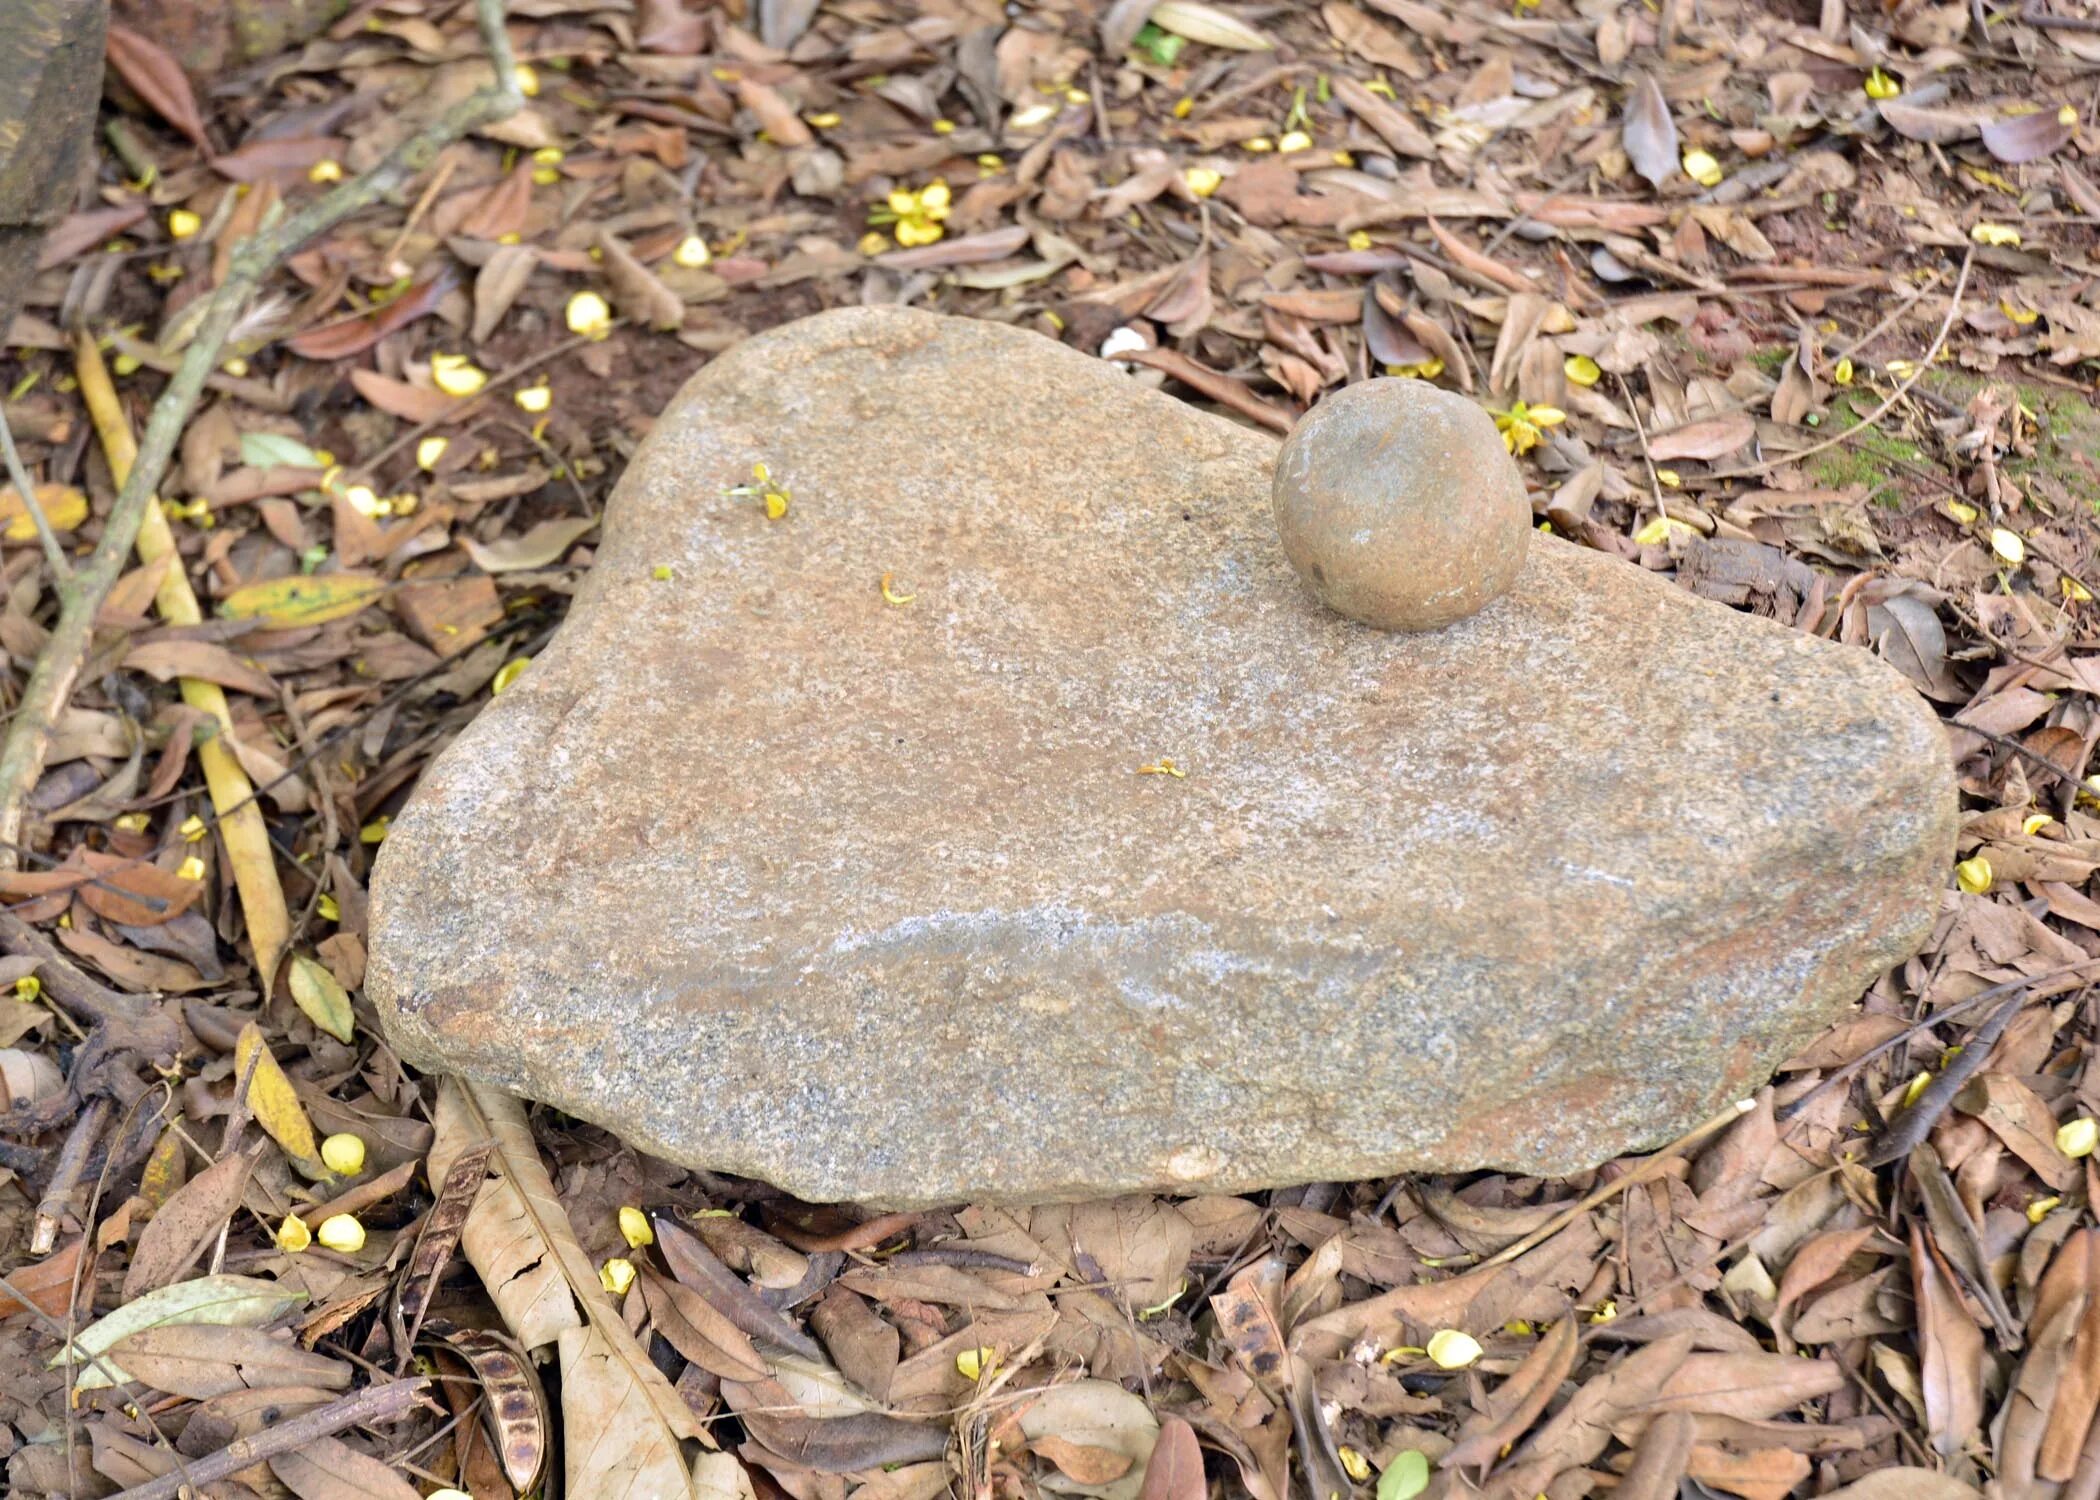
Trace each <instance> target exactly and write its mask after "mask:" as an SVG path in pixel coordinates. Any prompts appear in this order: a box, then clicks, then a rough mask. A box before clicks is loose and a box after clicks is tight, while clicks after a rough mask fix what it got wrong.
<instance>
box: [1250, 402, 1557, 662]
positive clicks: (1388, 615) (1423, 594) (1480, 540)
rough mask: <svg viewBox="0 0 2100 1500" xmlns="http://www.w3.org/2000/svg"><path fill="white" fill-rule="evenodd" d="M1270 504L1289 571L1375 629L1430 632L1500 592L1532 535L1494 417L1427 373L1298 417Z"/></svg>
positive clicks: (1527, 508)
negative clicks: (1293, 570)
mask: <svg viewBox="0 0 2100 1500" xmlns="http://www.w3.org/2000/svg"><path fill="white" fill-rule="evenodd" d="M1271 499H1272V502H1273V504H1274V506H1275V510H1276V529H1277V530H1278V531H1279V532H1280V533H1282V536H1283V551H1284V555H1285V556H1287V557H1289V558H1290V560H1291V566H1292V567H1294V568H1296V569H1297V570H1298V576H1299V577H1300V578H1302V579H1304V580H1305V582H1306V583H1307V584H1308V585H1309V586H1310V587H1311V589H1312V591H1313V592H1314V593H1315V594H1317V595H1318V596H1319V598H1320V602H1321V603H1323V604H1325V605H1327V607H1328V608H1330V609H1333V610H1337V611H1339V612H1340V613H1342V614H1345V615H1347V616H1349V617H1350V618H1351V619H1353V620H1361V621H1363V623H1364V624H1366V625H1375V626H1377V627H1378V628H1379V629H1380V630H1434V629H1436V628H1437V627H1438V626H1440V625H1448V624H1450V623H1451V622H1452V621H1453V620H1462V619H1464V618H1465V617H1466V616H1467V615H1470V614H1472V613H1473V612H1474V611H1475V610H1478V609H1481V608H1483V607H1484V606H1486V605H1487V604H1489V603H1491V602H1492V601H1494V600H1496V599H1499V598H1500V597H1501V596H1502V595H1504V594H1506V593H1508V592H1509V588H1510V585H1511V584H1513V583H1515V582H1516V579H1517V574H1518V573H1520V572H1521V571H1523V567H1524V549H1525V547H1526V546H1527V545H1528V544H1529V542H1530V540H1531V502H1530V501H1529V500H1528V499H1527V498H1526V497H1525V494H1524V480H1523V478H1522V476H1520V475H1519V474H1518V473H1517V465H1516V460H1514V459H1512V458H1511V457H1510V456H1509V453H1508V450H1506V449H1505V448H1504V447H1503V446H1502V435H1501V434H1500V433H1498V432H1497V431H1496V430H1495V422H1494V419H1493V418H1492V417H1490V416H1489V415H1488V414H1487V413H1486V412H1485V411H1483V410H1481V409H1480V407H1479V406H1477V405H1475V404H1474V403H1473V402H1472V401H1469V400H1467V399H1466V398H1465V397H1464V396H1459V395H1455V394H1453V393H1452V392H1450V391H1446V390H1440V389H1438V388H1437V387H1436V386H1433V385H1431V384H1430V383H1429V382H1428V381H1426V380H1393V379H1379V380H1365V381H1360V382H1358V383H1357V384H1355V385H1352V386H1348V387H1346V388H1344V389H1342V390H1340V391H1337V392H1335V393H1334V394H1333V395H1331V396H1329V397H1327V398H1326V399H1325V400H1324V401H1322V402H1321V403H1320V404H1319V405H1318V406H1315V407H1314V408H1313V409H1312V410H1311V411H1309V412H1307V413H1306V414H1305V416H1304V417H1303V418H1302V419H1300V421H1299V423H1298V425H1297V426H1296V427H1294V428H1292V429H1291V435H1290V436H1289V437H1288V438H1286V439H1284V443H1283V451H1282V452H1281V453H1280V454H1278V455H1277V459H1276V482H1275V485H1274V488H1273V490H1272V493H1271Z"/></svg>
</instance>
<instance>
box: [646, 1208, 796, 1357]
mask: <svg viewBox="0 0 2100 1500" xmlns="http://www.w3.org/2000/svg"><path fill="white" fill-rule="evenodd" d="M655 1226H656V1243H657V1244H658V1246H660V1247H661V1248H662V1250H663V1254H664V1262H665V1264H667V1265H668V1266H670V1268H671V1274H672V1275H674V1276H676V1277H677V1278H678V1279H679V1280H680V1281H682V1282H684V1283H685V1284H686V1285H687V1286H689V1287H691V1288H692V1289H693V1290H694V1291H696V1292H698V1293H700V1295H701V1296H703V1297H705V1298H707V1300H708V1301H709V1302H710V1303H711V1304H713V1306H714V1308H715V1310H716V1311H717V1312H719V1313H721V1314H722V1316H723V1317H725V1318H727V1319H728V1320H729V1322H730V1323H731V1324H733V1325H734V1326H735V1327H736V1328H738V1329H740V1330H741V1331H742V1332H744V1333H746V1334H749V1335H750V1336H751V1337H752V1338H754V1339H757V1340H759V1341H760V1342H762V1343H766V1344H770V1345H772V1346H773V1347H774V1348H776V1349H784V1350H786V1351H787V1352H788V1353H790V1354H798V1355H800V1356H801V1357H802V1358H804V1359H813V1360H822V1359H823V1358H824V1350H823V1348H822V1347H821V1346H820V1345H819V1344H818V1343H817V1342H816V1340H814V1339H812V1338H811V1337H810V1336H809V1335H808V1334H806V1333H804V1332H803V1331H802V1330H801V1329H799V1328H797V1327H796V1326H795V1325H794V1324H792V1323H790V1322H789V1321H788V1320H787V1319H786V1318H784V1317H782V1316H781V1315H780V1314H779V1313H777V1312H775V1311H774V1310H773V1309H772V1308H771V1307H769V1306H767V1305H766V1304H765V1303H764V1302H762V1301H760V1300H759V1297H758V1295H757V1294H756V1293H755V1292H753V1291H752V1290H751V1288H750V1287H748V1286H746V1285H745V1284H744V1282H743V1280H742V1279H741V1278H740V1277H738V1275H737V1274H736V1272H734V1271H732V1270H730V1269H729V1267H727V1266H725V1265H723V1264H722V1262H721V1260H720V1259H718V1258H717V1257H716V1255H715V1253H714V1251H712V1250H710V1249H708V1248H707V1246H706V1245H704V1244H702V1243H701V1242H700V1239H699V1238H698V1237H697V1236H696V1235H694V1234H693V1233H692V1231H690V1230H688V1229H687V1228H685V1226H684V1225H682V1224H679V1223H678V1222H676V1221H675V1220H673V1219H671V1218H668V1217H666V1216H663V1215H659V1216H657V1218H656V1219H655Z"/></svg>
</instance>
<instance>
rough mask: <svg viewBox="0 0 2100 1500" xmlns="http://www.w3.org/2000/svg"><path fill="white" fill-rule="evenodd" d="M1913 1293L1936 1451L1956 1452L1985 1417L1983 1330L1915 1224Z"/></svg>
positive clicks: (1921, 1370)
mask: <svg viewBox="0 0 2100 1500" xmlns="http://www.w3.org/2000/svg"><path fill="white" fill-rule="evenodd" d="M1910 1268H1911V1293H1912V1296H1913V1298H1914V1300H1915V1301H1916V1303H1917V1316H1918V1378H1919V1383H1920V1385H1921V1386H1922V1387H1923V1390H1924V1396H1925V1419H1926V1427H1927V1430H1928V1435H1929V1436H1930V1438H1931V1440H1932V1446H1933V1449H1934V1451H1936V1452H1938V1453H1939V1454H1940V1455H1941V1456H1942V1457H1946V1458H1952V1457H1953V1456H1954V1455H1955V1454H1957V1453H1959V1452H1961V1451H1962V1449H1963V1447H1964V1446H1965V1445H1966V1444H1967V1443H1968V1442H1969V1441H1970V1440H1971V1439H1972V1438H1973V1437H1974V1435H1975V1433H1976V1429H1977V1426H1978V1425H1979V1424H1980V1423H1981V1422H1982V1420H1983V1359H1984V1351H1983V1330H1982V1329H1980V1328H1978V1327H1977V1326H1976V1322H1975V1320H1974V1319H1973V1318H1971V1317H1970V1316H1969V1312H1968V1309H1967V1308H1966V1307H1964V1306H1963V1305H1962V1301H1961V1297H1960V1296H1959V1294H1958V1293H1956V1291H1955V1289H1954V1281H1953V1277H1952V1276H1951V1274H1950V1273H1949V1272H1948V1270H1947V1268H1946V1266H1945V1264H1944V1262H1942V1261H1941V1260H1940V1258H1939V1254H1938V1252H1937V1251H1936V1250H1934V1249H1932V1248H1931V1247H1930V1245H1929V1243H1928V1241H1927V1239H1926V1236H1925V1231H1924V1230H1923V1228H1922V1227H1920V1226H1919V1225H1917V1224H1913V1225H1912V1226H1911V1231H1910Z"/></svg>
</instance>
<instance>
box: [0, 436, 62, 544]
mask: <svg viewBox="0 0 2100 1500" xmlns="http://www.w3.org/2000/svg"><path fill="white" fill-rule="evenodd" d="M0 460H5V462H6V464H7V478H8V482H9V483H10V484H12V485H14V487H15V493H16V494H18V495H20V496H21V497H22V509H24V510H26V511H28V512H29V519H30V521H31V522H32V523H33V524H34V525H35V526H36V539H37V540H38V541H39V542H41V543H43V545H44V561H46V562H48V563H50V564H51V576H52V577H53V578H55V579H57V580H58V581H59V582H60V583H64V582H65V581H66V580H67V579H68V578H71V577H72V576H73V564H72V561H71V559H69V558H68V557H67V556H66V553H65V549H64V548H63V547H61V546H59V545H58V533H57V532H55V531H53V530H52V529H51V518H50V517H49V516H46V515H45V514H44V503H43V501H41V500H39V499H37V497H36V486H35V485H33V484H31V483H30V482H29V470H28V469H27V468H25V467H24V466H23V464H22V455H21V454H20V453H18V452H16V451H15V435H14V433H13V432H11V431H9V430H8V426H7V413H6V411H4V410H0Z"/></svg>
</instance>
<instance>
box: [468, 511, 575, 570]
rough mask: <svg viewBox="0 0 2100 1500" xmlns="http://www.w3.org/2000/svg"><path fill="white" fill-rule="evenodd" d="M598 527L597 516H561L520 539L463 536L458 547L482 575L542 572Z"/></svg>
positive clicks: (514, 537)
mask: <svg viewBox="0 0 2100 1500" xmlns="http://www.w3.org/2000/svg"><path fill="white" fill-rule="evenodd" d="M597 525H598V518H597V517H596V516H563V517H561V518H560V519H558V520H552V521H542V522H540V523H539V524H538V525H537V526H534V527H533V528H532V529H531V530H530V531H527V532H525V533H524V534H523V535H520V536H504V537H498V538H497V539H496V540H495V541H493V542H480V541H476V540H475V539H474V538H473V537H470V536H462V537H461V538H460V539H459V545H460V546H461V547H462V548H463V549H464V550H465V551H466V554H467V556H469V557H471V558H473V559H474V565H475V566H476V567H478V568H480V569H481V571H482V572H484V573H515V572H518V571H519V570H521V569H525V568H545V567H550V566H552V565H553V564H554V563H557V562H559V561H560V560H561V559H562V557H563V556H564V555H565V554H566V553H567V552H568V550H569V549H570V548H571V547H573V546H575V545H576V543H577V541H578V539H580V538H581V537H582V536H583V535H584V533H585V532H588V531H591V530H593V529H595V528H596V527H597Z"/></svg>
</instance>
